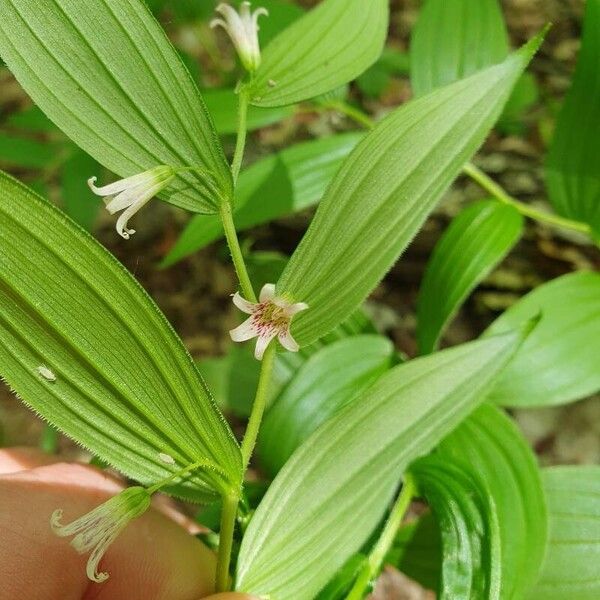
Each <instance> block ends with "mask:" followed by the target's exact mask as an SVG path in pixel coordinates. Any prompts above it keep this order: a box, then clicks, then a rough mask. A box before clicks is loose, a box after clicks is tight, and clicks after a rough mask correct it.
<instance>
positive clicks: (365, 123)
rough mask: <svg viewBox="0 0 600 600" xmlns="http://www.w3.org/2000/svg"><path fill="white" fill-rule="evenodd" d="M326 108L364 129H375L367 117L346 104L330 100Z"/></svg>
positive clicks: (372, 121) (372, 122)
mask: <svg viewBox="0 0 600 600" xmlns="http://www.w3.org/2000/svg"><path fill="white" fill-rule="evenodd" d="M326 106H327V107H328V108H331V109H333V110H337V111H338V112H340V113H342V114H344V115H346V116H347V117H349V118H350V119H352V120H353V121H354V122H356V123H358V124H359V125H360V126H361V127H364V128H365V129H373V127H375V121H374V120H373V119H372V118H371V117H369V115H367V114H366V113H364V112H363V111H362V110H360V109H358V108H355V107H354V106H351V105H350V104H347V103H346V102H342V101H339V100H332V101H331V102H327V104H326Z"/></svg>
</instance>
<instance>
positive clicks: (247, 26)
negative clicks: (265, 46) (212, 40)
mask: <svg viewBox="0 0 600 600" xmlns="http://www.w3.org/2000/svg"><path fill="white" fill-rule="evenodd" d="M217 12H219V13H221V15H223V17H224V19H214V20H213V21H211V23H210V26H211V27H212V28H215V27H218V26H221V27H222V28H223V29H224V30H225V31H226V32H227V33H228V35H229V37H230V38H231V41H232V42H233V45H234V46H235V49H236V50H237V53H238V56H239V57H240V60H241V61H242V64H243V65H244V68H245V69H246V70H247V71H249V72H250V73H254V71H256V69H258V67H259V66H260V44H259V42H258V31H259V29H260V28H259V26H258V18H259V17H260V16H261V15H265V16H268V14H269V11H268V10H267V9H266V8H259V9H257V10H255V11H254V13H252V12H250V2H242V4H241V6H240V12H239V14H238V13H237V12H236V10H235V9H234V8H232V7H231V6H229V5H228V4H219V6H217Z"/></svg>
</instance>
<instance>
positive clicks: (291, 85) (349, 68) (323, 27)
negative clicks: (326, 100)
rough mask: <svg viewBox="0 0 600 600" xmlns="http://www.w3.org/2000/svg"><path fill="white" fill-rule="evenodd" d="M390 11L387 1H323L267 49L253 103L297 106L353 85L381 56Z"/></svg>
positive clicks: (254, 85) (255, 83) (253, 84)
mask: <svg viewBox="0 0 600 600" xmlns="http://www.w3.org/2000/svg"><path fill="white" fill-rule="evenodd" d="M388 13H389V8H388V1H387V0H370V2H368V3H366V4H365V2H364V0H323V1H322V2H321V3H320V4H319V5H318V6H317V7H316V8H314V9H313V10H311V11H310V12H309V13H307V14H306V15H304V16H303V17H301V18H300V19H298V20H297V21H296V22H295V23H293V24H292V25H290V26H289V27H288V28H287V29H286V30H284V31H283V32H282V33H280V34H279V35H278V36H277V37H276V38H275V39H274V40H273V41H272V42H271V43H270V44H269V45H268V46H267V47H266V48H265V49H264V51H263V53H262V62H261V65H260V67H259V68H258V70H257V72H256V74H255V76H254V78H253V79H252V81H251V82H250V84H249V87H248V93H249V94H250V101H251V103H252V104H255V105H256V106H285V105H287V104H296V103H297V102H301V101H302V100H308V99H309V98H314V97H315V96H319V95H321V94H324V93H326V92H329V91H331V90H333V89H335V88H337V87H339V86H341V85H343V84H345V83H348V82H350V81H352V80H353V79H355V78H356V77H358V76H359V75H360V74H361V73H362V72H363V71H365V70H366V69H367V68H368V67H370V66H371V65H372V64H373V63H374V62H375V61H376V60H377V58H379V55H380V54H381V51H382V50H383V46H384V43H385V39H386V36H387V29H388Z"/></svg>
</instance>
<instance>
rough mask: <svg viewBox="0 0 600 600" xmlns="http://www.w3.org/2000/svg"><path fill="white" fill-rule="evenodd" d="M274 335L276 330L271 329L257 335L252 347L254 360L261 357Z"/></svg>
mask: <svg viewBox="0 0 600 600" xmlns="http://www.w3.org/2000/svg"><path fill="white" fill-rule="evenodd" d="M276 335H277V332H276V331H275V330H274V329H273V330H269V332H268V333H264V334H262V335H259V336H258V339H257V340H256V348H254V358H256V360H262V359H263V356H264V354H265V350H266V349H267V346H268V345H269V344H270V343H271V341H272V340H273V338H274V337H275V336H276Z"/></svg>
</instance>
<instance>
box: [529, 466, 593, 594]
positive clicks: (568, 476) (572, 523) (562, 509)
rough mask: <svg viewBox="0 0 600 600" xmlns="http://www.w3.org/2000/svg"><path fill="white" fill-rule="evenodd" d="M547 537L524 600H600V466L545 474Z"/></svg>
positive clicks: (552, 469)
mask: <svg viewBox="0 0 600 600" xmlns="http://www.w3.org/2000/svg"><path fill="white" fill-rule="evenodd" d="M543 475H544V488H545V491H546V497H547V499H548V510H549V519H550V523H549V526H550V539H549V543H548V553H547V555H546V560H545V562H544V568H543V571H542V575H541V577H540V579H539V581H538V583H537V585H536V586H535V588H534V589H533V590H532V591H531V593H530V594H527V596H526V598H527V600H565V599H566V598H571V599H572V600H597V598H600V570H599V569H598V564H599V563H600V467H598V466H580V467H553V468H550V469H545V470H544V473H543Z"/></svg>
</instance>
